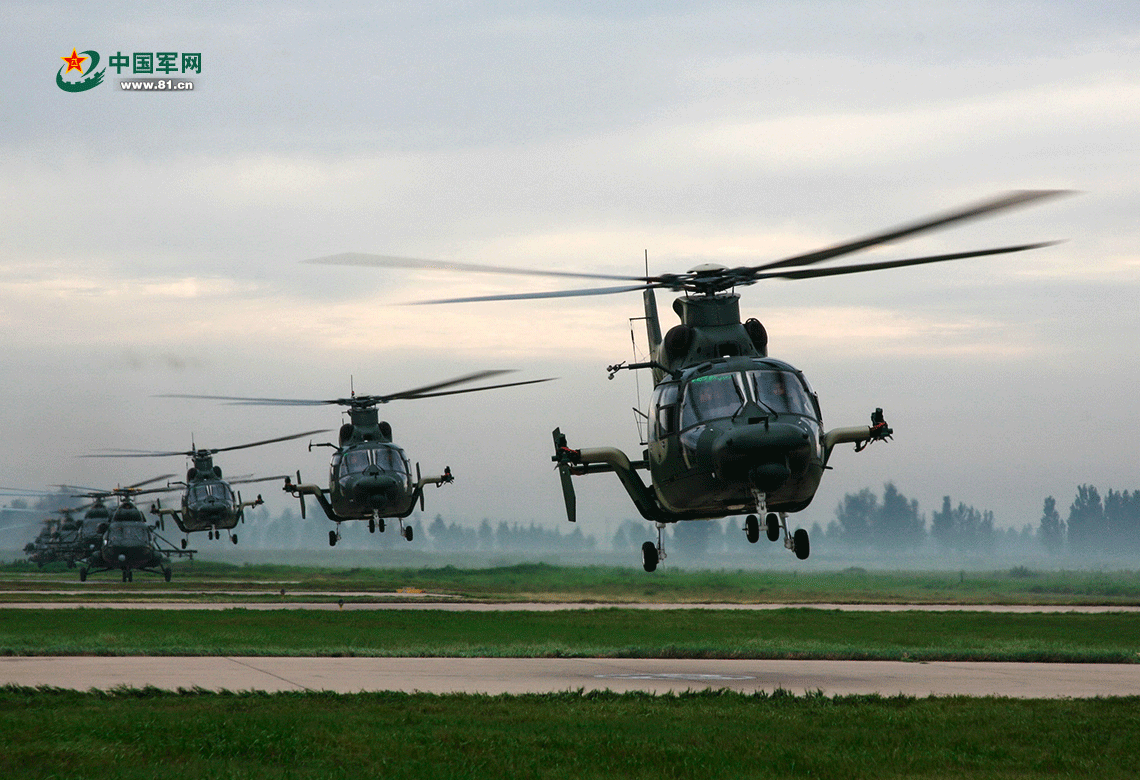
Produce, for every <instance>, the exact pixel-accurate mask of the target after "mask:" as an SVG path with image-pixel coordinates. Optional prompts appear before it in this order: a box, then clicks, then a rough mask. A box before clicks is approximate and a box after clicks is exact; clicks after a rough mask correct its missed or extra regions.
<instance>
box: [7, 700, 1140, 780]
mask: <svg viewBox="0 0 1140 780" xmlns="http://www.w3.org/2000/svg"><path fill="white" fill-rule="evenodd" d="M1137 736H1140V700H1137V699H1135V698H1115V699H1087V700H1014V699H995V698H987V699H970V698H965V697H946V698H937V697H935V698H925V699H913V698H906V697H891V698H884V697H879V696H851V697H837V698H828V697H823V696H818V695H806V696H801V697H797V696H794V695H792V694H789V693H787V692H786V691H776V692H775V693H772V694H756V695H751V694H739V693H730V692H724V691H711V692H707V693H704V692H702V693H690V694H681V695H676V696H673V695H669V696H652V695H647V694H620V695H619V694H613V693H608V692H607V693H572V692H568V693H561V694H547V695H528V696H495V697H491V696H480V695H460V694H452V695H445V696H438V695H430V694H401V693H374V694H368V693H361V694H351V695H323V694H294V693H279V694H244V693H243V694H224V693H223V694H205V693H202V692H197V691H182V692H162V691H158V690H153V689H145V690H117V691H112V692H110V693H94V692H92V693H78V692H69V691H59V690H53V689H39V690H37V689H28V688H13V687H8V688H3V689H0V776H2V777H19V778H25V779H26V780H36V779H37V778H45V779H46V778H87V779H92V780H98V779H99V778H115V779H116V780H134V778H155V777H161V778H164V779H166V780H178V779H179V778H195V779H197V778H215V777H218V778H220V777H224V778H250V779H254V778H310V777H312V778H317V777H319V778H359V777H384V778H418V779H421V780H422V779H424V778H479V779H480V780H482V779H484V778H496V777H511V778H562V777H574V778H602V777H605V778H610V777H629V778H653V779H654V780H657V779H658V778H701V780H713V779H715V778H765V777H817V778H876V779H878V778H899V777H907V778H951V777H963V776H969V777H977V778H1035V777H1096V778H1125V777H1128V778H1132V777H1136V776H1137V774H1138V773H1140V753H1138V752H1137V751H1136V749H1135V745H1136V738H1137Z"/></svg>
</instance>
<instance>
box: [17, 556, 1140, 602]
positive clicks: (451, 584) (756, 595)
mask: <svg viewBox="0 0 1140 780" xmlns="http://www.w3.org/2000/svg"><path fill="white" fill-rule="evenodd" d="M78 580H79V578H78V575H77V574H76V572H75V571H74V570H68V569H67V568H66V567H64V566H63V565H62V564H57V565H54V566H52V567H48V568H45V569H44V570H43V571H39V570H37V569H36V567H35V566H33V565H31V564H28V563H11V564H5V565H0V593H2V594H3V598H4V600H7V601H13V600H20V599H23V600H37V601H41V600H45V599H52V598H60V599H67V600H73V599H74V598H75V596H74V595H73V594H65V595H60V596H52V595H51V594H48V593H44V592H43V591H44V589H45V588H64V589H67V590H75V589H79V588H82V592H83V594H84V595H83V598H85V599H89V600H97V599H100V598H113V599H116V600H119V599H124V598H126V599H130V598H146V599H154V598H176V599H184V598H186V597H187V593H191V594H192V596H193V598H197V599H202V600H211V599H214V600H226V601H234V600H240V599H248V600H251V601H293V600H297V601H304V600H316V599H320V598H321V597H320V596H301V595H296V594H297V592H316V593H328V594H337V593H347V594H352V595H347V596H346V601H353V600H357V601H377V600H384V599H386V598H391V594H393V593H396V592H398V591H400V590H404V591H407V590H413V591H426V592H427V593H436V594H448V595H450V596H455V597H459V598H466V599H473V600H486V601H524V600H525V601H545V602H571V601H585V602H606V603H616V604H620V603H637V602H655V601H662V602H670V603H678V604H685V603H690V604H691V603H704V602H725V603H789V602H790V603H827V602H832V603H862V602H871V603H891V604H900V603H902V604H931V603H939V604H1140V571H1112V572H1101V571H1035V570H1032V569H1027V568H1025V567H1020V566H1019V567H1015V568H1013V569H1009V570H1005V571H957V570H955V571H933V572H905V571H904V572H892V571H867V570H864V569H860V568H850V569H845V570H842V571H814V570H811V569H805V570H802V571H800V570H792V571H759V570H735V571H729V570H720V571H704V570H695V571H688V570H684V569H678V568H667V569H662V570H658V571H657V572H654V573H653V574H646V573H645V572H644V571H642V570H641V568H640V567H637V566H630V567H627V568H619V567H613V566H555V565H551V564H547V563H522V564H516V565H511V566H493V567H487V568H456V567H454V566H441V567H435V568H416V569H412V568H403V569H400V568H393V569H384V568H333V567H329V568H318V567H305V566H284V565H274V564H256V565H241V566H238V565H234V564H225V563H213V562H209V561H194V562H192V563H189V562H182V563H176V564H175V566H174V582H172V583H166V582H163V581H162V579H161V578H160V577H155V576H153V575H149V574H145V573H140V574H139V575H138V576H137V577H136V578H135V581H134V582H130V583H123V582H120V581H119V578H118V577H117V576H116V575H115V574H113V573H112V574H109V575H100V576H99V577H95V578H92V579H91V580H89V581H88V582H86V583H84V584H83V585H82V586H81V585H80V583H79V581H78ZM281 590H284V591H285V593H286V595H285V596H280V595H279V593H280V591H281ZM35 591H39V592H35Z"/></svg>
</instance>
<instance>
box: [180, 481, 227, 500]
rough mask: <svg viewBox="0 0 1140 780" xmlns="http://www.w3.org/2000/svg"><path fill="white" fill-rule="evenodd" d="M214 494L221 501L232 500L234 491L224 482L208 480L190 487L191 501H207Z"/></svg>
mask: <svg viewBox="0 0 1140 780" xmlns="http://www.w3.org/2000/svg"><path fill="white" fill-rule="evenodd" d="M211 496H213V497H214V498H216V499H218V500H220V501H230V500H231V496H232V493H231V492H230V487H229V485H227V484H226V483H224V482H207V483H204V484H201V485H192V486H191V487H190V501H192V502H198V501H205V500H206V499H208V498H210V497H211Z"/></svg>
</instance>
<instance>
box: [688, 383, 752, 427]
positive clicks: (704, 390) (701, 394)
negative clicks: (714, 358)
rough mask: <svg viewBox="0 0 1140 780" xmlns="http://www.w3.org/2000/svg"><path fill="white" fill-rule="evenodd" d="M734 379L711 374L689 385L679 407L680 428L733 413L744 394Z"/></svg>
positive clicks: (740, 403)
mask: <svg viewBox="0 0 1140 780" xmlns="http://www.w3.org/2000/svg"><path fill="white" fill-rule="evenodd" d="M737 376H738V375H737V374H713V375H711V376H702V377H698V378H696V379H694V380H692V381H691V382H689V386H688V387H687V388H685V400H684V402H683V403H682V405H681V427H682V428H687V427H688V426H690V425H694V424H696V423H698V422H702V421H704V420H715V419H718V418H721V417H731V416H732V415H734V414H736V412H737V411H738V410H739V409H740V407H741V406H743V405H744V393H743V391H742V389H741V387H740V384H739V383H738V382H737Z"/></svg>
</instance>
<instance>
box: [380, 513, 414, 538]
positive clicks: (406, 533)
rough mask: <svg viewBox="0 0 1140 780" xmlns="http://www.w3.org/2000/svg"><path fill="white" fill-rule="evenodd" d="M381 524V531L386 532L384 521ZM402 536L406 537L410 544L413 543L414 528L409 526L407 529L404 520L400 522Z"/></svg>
mask: <svg viewBox="0 0 1140 780" xmlns="http://www.w3.org/2000/svg"><path fill="white" fill-rule="evenodd" d="M380 523H381V525H380V530H381V531H383V530H384V525H383V523H384V521H383V520H381V521H380ZM400 536H402V537H404V538H405V539H407V540H408V541H409V542H410V541H412V527H411V526H410V525H409V526H408V527H406V528H405V527H404V521H403V519H401V520H400Z"/></svg>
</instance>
